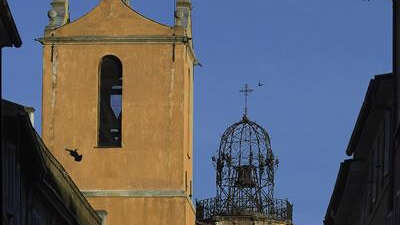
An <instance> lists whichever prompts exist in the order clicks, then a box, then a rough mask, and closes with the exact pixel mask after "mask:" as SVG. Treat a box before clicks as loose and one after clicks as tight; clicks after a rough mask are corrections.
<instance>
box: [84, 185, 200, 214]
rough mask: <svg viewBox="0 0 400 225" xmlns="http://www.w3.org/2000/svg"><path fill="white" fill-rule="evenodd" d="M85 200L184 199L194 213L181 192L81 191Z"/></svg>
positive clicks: (193, 207)
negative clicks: (117, 198)
mask: <svg viewBox="0 0 400 225" xmlns="http://www.w3.org/2000/svg"><path fill="white" fill-rule="evenodd" d="M81 192H82V194H83V195H84V196H85V197H87V198H95V197H108V198H110V197H125V198H185V199H186V200H187V201H188V203H189V204H190V206H191V208H192V210H193V212H196V209H195V206H194V205H193V202H192V200H191V199H190V198H189V197H188V196H187V195H186V194H185V192H184V191H182V190H81Z"/></svg>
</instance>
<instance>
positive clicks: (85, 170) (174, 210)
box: [42, 0, 194, 225]
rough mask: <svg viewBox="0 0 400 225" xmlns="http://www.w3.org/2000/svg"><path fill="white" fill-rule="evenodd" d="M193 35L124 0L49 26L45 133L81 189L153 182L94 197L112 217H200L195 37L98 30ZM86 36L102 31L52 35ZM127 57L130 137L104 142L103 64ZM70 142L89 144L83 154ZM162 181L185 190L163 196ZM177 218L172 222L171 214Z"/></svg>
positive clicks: (117, 221) (125, 101)
mask: <svg viewBox="0 0 400 225" xmlns="http://www.w3.org/2000/svg"><path fill="white" fill-rule="evenodd" d="M174 34H175V35H186V34H187V32H186V31H185V29H182V28H179V27H167V26H164V25H160V24H158V23H155V22H153V21H151V20H149V19H147V18H144V17H143V16H141V15H139V14H138V13H136V12H135V11H133V10H132V9H130V8H129V7H128V6H126V5H125V4H123V3H122V2H121V1H120V0H103V1H102V2H101V3H100V4H99V6H98V7H96V8H95V9H93V10H92V11H91V12H90V13H89V14H87V15H85V16H84V17H82V18H81V19H79V20H78V21H75V22H73V23H71V24H67V25H64V26H62V27H60V28H58V29H55V30H50V31H49V30H47V31H46V35H45V38H44V41H43V107H42V110H43V112H42V117H43V118H42V134H43V139H44V140H45V142H46V144H47V145H48V146H49V148H50V150H51V151H52V153H53V154H54V155H55V156H56V158H57V159H58V160H59V161H60V162H61V163H62V164H63V166H64V167H65V169H66V171H68V173H69V174H70V175H71V177H72V178H73V180H74V181H75V183H76V184H77V185H78V187H79V188H80V189H81V190H83V191H93V190H95V191H102V190H106V191H109V190H113V191H118V190H132V191H138V190H139V191H142V193H146V190H148V191H149V193H150V194H148V196H146V197H145V198H143V197H141V196H128V197H107V196H103V197H88V199H89V202H90V203H92V205H93V207H94V208H95V209H99V210H106V211H107V213H108V216H107V225H123V224H140V225H145V224H194V209H193V207H192V206H191V204H190V202H189V201H188V199H189V194H190V193H191V192H190V188H189V186H190V181H191V180H192V168H193V167H192V143H193V140H192V133H193V132H192V130H193V122H192V120H193V109H192V108H193V62H194V57H193V55H192V52H193V51H192V47H191V45H190V44H188V43H175V44H173V43H162V42H160V43H154V42H146V43H136V42H135V43H129V41H125V42H121V43H119V42H118V43H117V42H107V43H105V42H104V43H102V42H101V41H99V39H96V38H97V37H104V36H108V37H126V36H130V37H135V36H140V37H146V36H162V37H164V36H165V37H171V36H173V35H174ZM77 36H79V37H88V39H90V40H91V38H94V39H93V40H95V39H96V41H90V40H89V41H86V42H79V41H76V42H68V43H67V42H62V41H60V42H51V41H46V38H57V37H72V38H73V37H77ZM105 55H114V56H117V57H118V58H119V59H120V60H121V62H122V65H123V96H122V115H123V116H122V147H121V148H98V147H97V137H98V134H97V130H98V123H99V121H98V102H99V98H98V96H99V95H98V92H99V64H100V60H101V59H102V57H103V56H105ZM65 148H70V149H75V148H76V149H78V151H79V153H80V154H83V160H82V161H81V162H75V161H74V160H73V158H72V157H71V156H70V155H69V154H68V152H66V151H65ZM154 191H156V192H157V193H158V192H163V191H176V192H183V193H184V195H185V196H186V197H183V196H175V197H173V196H172V197H171V196H169V197H165V196H164V197H160V196H157V194H155V195H154V194H151V193H154ZM172 221H173V222H172Z"/></svg>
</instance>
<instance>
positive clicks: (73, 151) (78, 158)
mask: <svg viewBox="0 0 400 225" xmlns="http://www.w3.org/2000/svg"><path fill="white" fill-rule="evenodd" d="M65 151H67V152H69V154H70V155H71V156H72V157H74V160H75V161H77V162H80V161H82V157H83V156H82V155H80V154H79V153H78V149H68V148H66V149H65Z"/></svg>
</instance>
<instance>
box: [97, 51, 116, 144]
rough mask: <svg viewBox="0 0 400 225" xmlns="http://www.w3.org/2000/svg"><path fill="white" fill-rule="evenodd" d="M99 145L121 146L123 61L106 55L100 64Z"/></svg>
mask: <svg viewBox="0 0 400 225" xmlns="http://www.w3.org/2000/svg"><path fill="white" fill-rule="evenodd" d="M99 95H100V96H99V98H100V105H99V113H100V115H99V120H100V121H99V138H98V145H99V147H121V137H122V135H121V134H122V130H121V120H122V63H121V61H120V60H119V59H118V58H117V57H115V56H111V55H108V56H104V57H103V59H102V61H101V64H100V93H99Z"/></svg>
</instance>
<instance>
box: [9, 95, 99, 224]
mask: <svg viewBox="0 0 400 225" xmlns="http://www.w3.org/2000/svg"><path fill="white" fill-rule="evenodd" d="M1 103H2V109H3V111H2V117H1V119H2V121H3V127H2V129H3V132H2V133H3V134H4V135H2V136H1V184H2V189H1V190H2V193H1V199H2V200H1V205H2V224H3V225H23V224H25V225H38V224H41V225H54V224H57V225H101V220H100V218H99V217H98V215H97V213H96V212H95V211H94V209H93V208H92V207H91V206H90V205H89V203H88V202H87V200H86V199H85V197H84V196H83V194H82V193H81V192H80V191H79V189H78V188H77V187H76V186H75V184H74V183H73V181H72V180H71V178H70V177H69V176H68V174H67V172H66V171H65V170H64V168H63V167H62V166H61V164H59V163H58V161H57V160H56V159H55V158H54V157H53V156H52V155H51V154H50V152H49V151H48V150H47V148H46V146H45V145H44V144H43V142H42V140H41V138H40V137H39V135H38V134H37V133H36V131H35V130H34V128H33V127H32V125H31V121H30V117H29V114H28V112H27V111H31V110H30V109H29V108H27V107H24V106H21V105H18V104H15V103H12V102H9V101H6V100H2V102H1Z"/></svg>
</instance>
